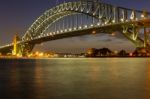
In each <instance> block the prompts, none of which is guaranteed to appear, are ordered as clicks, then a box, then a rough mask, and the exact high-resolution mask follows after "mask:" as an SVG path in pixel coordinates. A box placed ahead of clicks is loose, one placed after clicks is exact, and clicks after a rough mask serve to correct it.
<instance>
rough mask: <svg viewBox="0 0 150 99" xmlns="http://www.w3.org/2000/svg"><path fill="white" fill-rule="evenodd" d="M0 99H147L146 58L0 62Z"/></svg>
mask: <svg viewBox="0 0 150 99" xmlns="http://www.w3.org/2000/svg"><path fill="white" fill-rule="evenodd" d="M0 99H150V58H88V59H87V58H66V59H65V58H64V59H63V58H54V59H0Z"/></svg>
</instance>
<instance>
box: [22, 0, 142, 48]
mask: <svg viewBox="0 0 150 99" xmlns="http://www.w3.org/2000/svg"><path fill="white" fill-rule="evenodd" d="M129 12H130V14H131V15H129ZM76 13H82V14H86V15H88V16H92V17H94V18H96V19H98V20H101V22H103V23H102V24H104V25H107V24H111V25H112V27H113V24H117V23H121V22H126V21H127V20H130V18H131V20H137V16H136V14H140V15H142V11H136V10H131V9H126V8H122V7H115V6H112V5H110V4H105V3H101V2H99V3H97V2H81V1H78V2H68V3H63V4H60V5H58V6H56V7H54V8H52V9H49V10H47V11H46V12H45V13H44V14H43V15H41V16H40V17H39V18H38V19H37V20H36V21H35V22H34V23H33V24H32V25H31V27H30V28H29V29H28V30H27V32H26V33H25V35H24V36H23V38H22V40H23V41H26V40H32V39H34V38H36V37H37V36H40V35H41V34H42V33H43V31H45V30H46V29H47V27H49V25H51V24H53V23H54V22H55V21H56V20H58V19H60V18H63V17H65V16H67V15H70V14H76ZM135 27H136V26H133V25H132V24H131V25H129V24H127V25H124V26H123V27H122V28H123V29H124V30H123V31H122V32H123V33H124V34H125V36H126V37H127V38H128V39H130V40H131V41H132V42H134V43H135V44H136V46H143V45H142V40H141V39H139V38H138V37H137V32H136V29H135ZM131 28H132V30H131V31H130V32H134V33H128V34H126V33H127V31H128V29H131Z"/></svg>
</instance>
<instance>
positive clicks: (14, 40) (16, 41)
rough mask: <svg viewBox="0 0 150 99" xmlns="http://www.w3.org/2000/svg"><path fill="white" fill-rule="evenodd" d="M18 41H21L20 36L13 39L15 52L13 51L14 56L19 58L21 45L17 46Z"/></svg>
mask: <svg viewBox="0 0 150 99" xmlns="http://www.w3.org/2000/svg"><path fill="white" fill-rule="evenodd" d="M18 41H20V38H19V36H18V35H17V34H16V35H15V36H14V38H13V50H12V55H15V56H17V55H18V54H19V49H20V48H19V45H18V44H17V43H18Z"/></svg>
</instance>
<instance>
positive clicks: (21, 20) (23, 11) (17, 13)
mask: <svg viewBox="0 0 150 99" xmlns="http://www.w3.org/2000/svg"><path fill="white" fill-rule="evenodd" d="M59 1H60V0H59ZM102 1H103V2H106V3H110V4H113V5H116V6H123V7H127V8H133V9H137V10H147V11H150V7H148V6H149V4H150V1H146V0H143V1H138V0H135V1H130V2H129V0H122V1H119V0H113V1H111V0H102ZM61 2H63V1H61ZM61 2H60V3H61ZM66 2H67V0H66ZM56 3H58V2H56V1H55V0H43V1H39V0H32V1H25V0H14V1H11V2H10V1H8V0H5V1H4V0H3V1H1V4H0V6H1V7H0V8H1V10H0V11H1V13H3V14H2V15H1V16H0V22H1V24H0V45H4V44H7V43H10V42H11V41H12V39H13V36H14V35H15V34H16V33H17V34H19V36H20V37H22V36H23V34H24V33H25V31H26V30H27V29H28V28H29V27H30V25H31V24H32V23H33V22H34V21H35V20H36V19H37V17H39V16H40V15H41V14H42V13H43V12H45V11H46V10H47V9H50V8H51V7H53V6H55V5H56ZM72 43H73V44H72ZM112 44H113V46H111V45H112ZM41 45H42V47H41ZM41 45H38V46H37V47H35V50H42V51H46V50H56V51H57V50H58V51H67V52H68V50H69V51H76V50H77V49H78V50H81V51H82V50H84V49H86V48H91V47H96V48H102V47H108V48H110V49H114V50H115V49H126V50H129V51H130V50H133V49H135V48H134V45H133V44H132V43H131V42H130V41H128V40H127V39H125V37H122V36H120V34H117V37H112V36H111V35H106V34H105V35H104V34H100V35H94V36H93V35H89V36H83V37H75V38H69V39H62V40H56V41H50V42H47V43H44V44H41ZM64 45H67V46H64ZM60 48H61V49H60Z"/></svg>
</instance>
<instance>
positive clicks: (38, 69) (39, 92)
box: [34, 61, 45, 99]
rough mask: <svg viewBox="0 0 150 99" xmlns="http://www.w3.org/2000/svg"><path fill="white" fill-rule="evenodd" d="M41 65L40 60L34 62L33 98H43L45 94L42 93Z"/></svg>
mask: <svg viewBox="0 0 150 99" xmlns="http://www.w3.org/2000/svg"><path fill="white" fill-rule="evenodd" d="M42 74H43V73H42V67H41V64H40V62H37V61H36V62H35V77H34V78H35V80H34V82H35V83H34V84H35V85H34V86H35V89H34V92H35V94H36V95H35V96H34V99H45V95H44V93H45V92H44V81H43V75H42Z"/></svg>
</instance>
